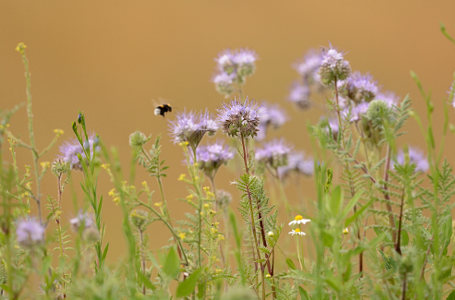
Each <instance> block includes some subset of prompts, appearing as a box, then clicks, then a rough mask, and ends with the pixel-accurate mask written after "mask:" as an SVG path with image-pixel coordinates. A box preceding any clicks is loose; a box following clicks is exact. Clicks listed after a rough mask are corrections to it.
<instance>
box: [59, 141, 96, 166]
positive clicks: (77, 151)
mask: <svg viewBox="0 0 455 300" xmlns="http://www.w3.org/2000/svg"><path fill="white" fill-rule="evenodd" d="M84 150H85V151H84ZM99 151H100V147H99V139H98V137H95V136H91V137H89V139H88V141H85V142H84V148H82V146H81V144H80V143H79V141H77V140H74V141H72V142H66V143H64V144H63V145H62V146H60V154H61V155H60V158H61V159H63V161H65V162H66V163H68V164H69V166H70V168H71V169H76V170H82V164H81V161H80V160H79V156H80V157H81V158H82V159H84V158H85V157H86V154H85V152H90V156H91V158H92V159H93V157H94V155H95V152H99Z"/></svg>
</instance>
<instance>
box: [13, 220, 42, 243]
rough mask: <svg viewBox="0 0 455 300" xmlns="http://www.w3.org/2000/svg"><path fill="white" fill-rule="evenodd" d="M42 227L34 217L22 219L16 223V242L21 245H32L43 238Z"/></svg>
mask: <svg viewBox="0 0 455 300" xmlns="http://www.w3.org/2000/svg"><path fill="white" fill-rule="evenodd" d="M44 231H45V229H44V227H43V225H41V223H40V222H38V221H36V220H34V219H24V220H20V221H19V222H18V223H17V227H16V236H17V242H18V243H19V245H21V246H23V247H32V246H34V245H37V244H39V243H41V242H42V241H43V240H44Z"/></svg>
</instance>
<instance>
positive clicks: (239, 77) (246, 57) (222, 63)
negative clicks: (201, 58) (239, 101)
mask: <svg viewBox="0 0 455 300" xmlns="http://www.w3.org/2000/svg"><path fill="white" fill-rule="evenodd" d="M256 60H257V56H256V53H255V52H254V51H251V50H247V49H241V50H235V51H232V50H225V51H223V52H222V53H220V55H218V57H217V58H216V59H215V61H216V62H217V69H218V73H217V74H216V75H215V76H214V77H213V82H214V83H215V88H216V90H217V91H218V92H219V93H220V94H222V95H225V96H226V97H229V96H230V95H231V94H232V93H234V92H235V91H236V89H238V88H239V87H240V86H241V85H243V84H244V83H245V80H246V78H247V77H249V76H251V75H253V73H254V71H255V69H256V65H255V62H256Z"/></svg>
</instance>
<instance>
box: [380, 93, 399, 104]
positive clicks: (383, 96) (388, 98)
mask: <svg viewBox="0 0 455 300" xmlns="http://www.w3.org/2000/svg"><path fill="white" fill-rule="evenodd" d="M376 99H378V100H382V101H384V102H385V103H386V104H387V106H388V107H389V108H391V107H393V106H395V105H397V104H398V101H399V98H398V96H397V95H395V94H394V93H393V92H384V93H378V94H377V95H376Z"/></svg>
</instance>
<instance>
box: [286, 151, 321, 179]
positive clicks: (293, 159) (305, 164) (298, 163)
mask: <svg viewBox="0 0 455 300" xmlns="http://www.w3.org/2000/svg"><path fill="white" fill-rule="evenodd" d="M277 171H278V177H279V178H281V179H284V178H286V177H288V176H290V175H291V174H293V173H295V174H300V175H305V176H311V175H313V173H314V162H313V159H310V158H307V159H305V156H304V154H303V153H301V152H291V153H290V154H289V155H288V159H287V164H286V165H284V166H281V167H278V170H277Z"/></svg>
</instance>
